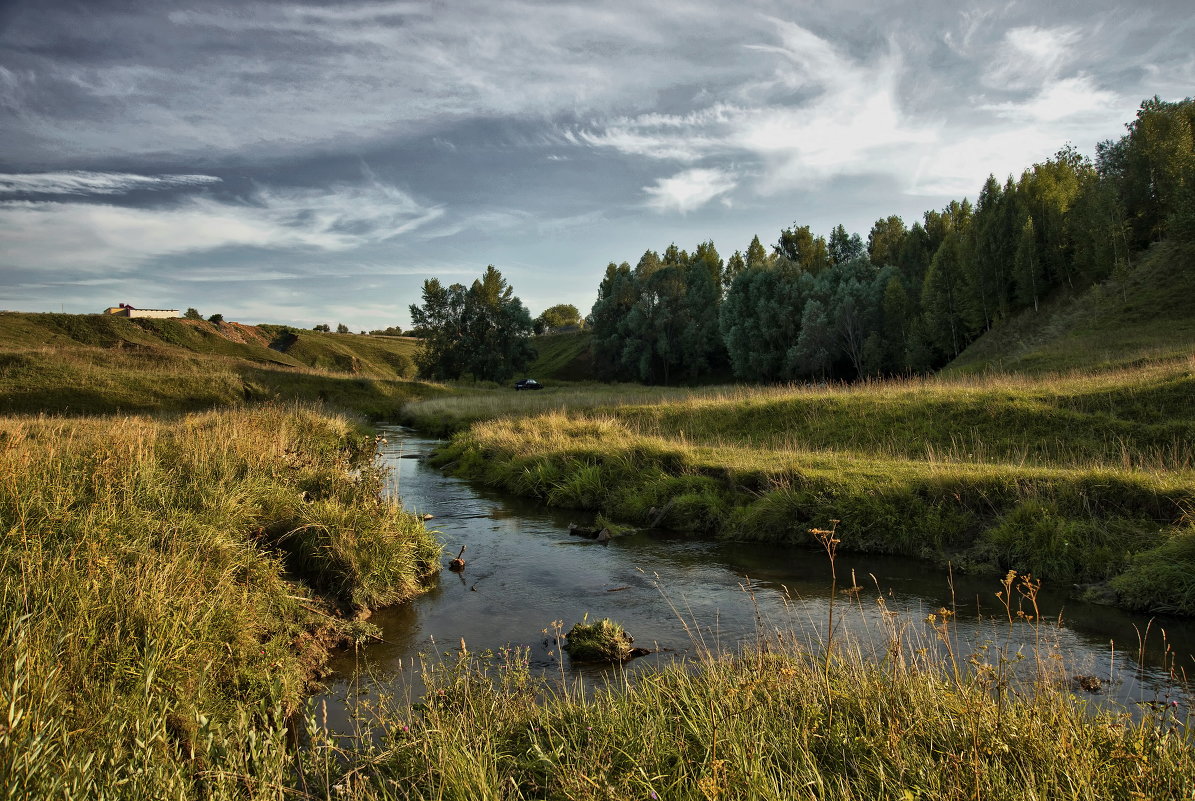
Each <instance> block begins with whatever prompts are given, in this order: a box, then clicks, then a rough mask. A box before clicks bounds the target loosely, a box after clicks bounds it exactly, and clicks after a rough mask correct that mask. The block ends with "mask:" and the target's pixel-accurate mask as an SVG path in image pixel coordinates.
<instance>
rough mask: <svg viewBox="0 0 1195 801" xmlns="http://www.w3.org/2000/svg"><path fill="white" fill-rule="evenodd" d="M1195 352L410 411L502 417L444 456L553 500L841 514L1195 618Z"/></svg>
mask: <svg viewBox="0 0 1195 801" xmlns="http://www.w3.org/2000/svg"><path fill="white" fill-rule="evenodd" d="M1193 368H1195V363H1192V361H1191V360H1189V359H1186V360H1182V361H1179V362H1167V363H1161V364H1156V365H1151V366H1149V367H1144V368H1138V369H1132V370H1120V371H1110V372H1104V373H1099V374H1095V375H1077V374H1076V375H1069V376H1049V377H1046V378H1043V379H1031V378H1024V377H1021V378H1017V377H1008V376H993V377H988V378H970V379H968V378H963V379H940V380H932V381H912V382H889V383H881V384H869V385H856V386H851V387H837V388H825V389H818V388H804V387H792V388H770V389H752V388H722V389H716V388H711V389H707V390H703V391H699V392H693V393H690V394H687V395H686V394H684V393H683V392H679V391H675V392H665V391H656V392H654V393H649V394H647V395H643V396H639V397H632V396H630V395H620V394H618V393H617V392H616V391H615V390H614V389H613V388H603V389H599V390H593V391H588V392H587V391H586V390H585V389H575V390H572V391H571V394H570V391H566V390H558V391H557V392H556V394H555V397H553V396H552V395H550V394H549V391H548V390H545V391H544V392H543V393H541V394H542V395H544V396H545V397H542V398H536V399H535V400H533V401H525V400H523V399H521V398H510V397H508V396H503V395H494V396H486V397H484V398H471V397H460V398H441V399H433V400H429V401H424V402H416V403H413V404H411V405H410V406H408V408H407V415H408V417H410V418H411V419H413V420H415V421H416V422H419V421H420V420H422V419H423V416H424V415H425V414H430V412H429V410H430V409H435V410H437V411H436V412H435V414H436V416H437V418H438V419H440V420H445V419H456V420H469V419H477V418H480V417H485V416H487V414H488V416H489V417H490V418H492V419H490V420H489V421H487V422H478V423H475V424H473V425H472V427H471V428H469V429H468V430H467V431H464V432H462V433H459V434H458V435H457V436H456V437H455V438H454V440H453V441H452V443H451V444H450V445H449V446H447V447H446V448H445V449H444V450H443V451H442V452H441V454H440V455H439V457H438V459H439V461H440V463H441V464H444V465H446V466H448V467H450V468H451V469H453V470H455V471H456V472H458V473H459V474H461V475H467V476H471V477H474V478H478V479H480V480H483V481H486V482H488V483H491V484H493V485H496V486H500V487H503V488H505V489H508V490H510V491H514V492H517V493H520V494H524V495H530V496H533V497H537V498H539V499H541V500H543V501H544V502H546V503H548V504H550V505H555V506H563V507H573V508H584V509H593V510H597V511H600V512H602V513H604V514H606V515H607V516H609V517H611V518H613V519H620V520H623V521H625V522H629V523H632V524H637V525H645V524H647V523H649V522H652V521H656V522H658V524H660V525H663V526H666V527H670V528H674V529H679V530H687V531H694V532H703V533H713V534H717V535H719V536H724V537H731V538H737V539H758V540H772V541H787V542H792V543H794V545H796V546H798V547H802V546H804V545H805V544H807V543H808V541H809V540H808V535H807V534H806V529H808V528H810V527H814V526H825V525H827V521H828V520H831V519H838V520H841V521H842V524H841V527H840V530H841V531H842V532H843V536H842V539H843V547H847V548H852V549H856V550H863V551H873V552H884V553H901V554H908V555H914V556H924V557H929V558H933V559H938V560H941V561H946V560H951V561H953V562H954V563H955V564H956V565H960V566H963V567H970V568H972V569H976V570H991V571H993V572H1003V571H1004V570H1006V569H1009V568H1015V569H1017V570H1021V571H1031V572H1033V573H1034V574H1035V575H1038V576H1041V577H1045V578H1047V579H1048V580H1050V581H1051V582H1053V583H1057V584H1067V585H1069V584H1071V583H1079V582H1082V583H1096V582H1104V581H1108V580H1113V579H1114V584H1113V586H1114V587H1115V588H1116V589H1117V590H1118V591H1119V593H1120V600H1121V603H1122V604H1123V605H1125V606H1128V607H1130V608H1135V609H1148V610H1154V611H1170V612H1179V613H1182V614H1195V593H1193V592H1192V589H1191V588H1190V587H1189V586H1188V585H1189V582H1187V581H1185V580H1183V581H1176V580H1169V581H1165V582H1155V581H1153V580H1152V579H1151V578H1150V577H1151V576H1156V575H1158V573H1157V571H1156V570H1155V567H1156V566H1158V565H1162V564H1165V563H1166V560H1168V559H1171V558H1172V557H1173V555H1174V554H1173V547H1172V546H1170V545H1169V543H1172V542H1175V541H1182V540H1184V538H1186V537H1189V536H1190V534H1189V532H1190V530H1191V524H1192V521H1193V519H1195V452H1193V450H1192V444H1191V443H1193V442H1195V402H1193V397H1195V375H1193ZM486 410H488V412H487V411H486ZM541 410H543V411H541ZM1179 550H1180V552H1181V553H1182V554H1187V551H1186V550H1182V549H1179ZM1177 564H1178V565H1180V566H1181V567H1180V568H1176V569H1175V570H1172V571H1171V572H1170V573H1169V574H1168V575H1170V576H1171V578H1172V579H1174V577H1176V576H1177V574H1178V573H1179V571H1180V570H1183V569H1186V570H1191V571H1195V559H1192V558H1190V557H1189V555H1184V556H1183V557H1182V558H1181V559H1180V561H1179V562H1177Z"/></svg>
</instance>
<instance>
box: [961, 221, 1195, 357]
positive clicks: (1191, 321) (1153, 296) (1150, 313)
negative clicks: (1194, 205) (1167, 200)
mask: <svg viewBox="0 0 1195 801" xmlns="http://www.w3.org/2000/svg"><path fill="white" fill-rule="evenodd" d="M1193 297H1195V255H1192V254H1191V253H1190V252H1189V251H1186V252H1185V251H1183V250H1181V249H1179V248H1177V247H1175V246H1173V245H1170V244H1168V243H1161V244H1159V245H1156V246H1155V247H1154V248H1153V249H1152V250H1151V251H1150V252H1149V253H1148V254H1146V255H1145V257H1144V258H1142V259H1141V261H1140V262H1139V263H1138V264H1137V265H1136V267H1135V269H1134V270H1133V271H1132V272H1131V273H1130V274H1129V275H1128V276H1127V277H1126V278H1125V280H1123V281H1117V280H1109V281H1107V282H1105V283H1103V284H1098V285H1096V286H1094V287H1091V288H1090V289H1088V290H1086V291H1084V292H1080V293H1077V294H1071V295H1062V296H1059V297H1056V298H1053V299H1052V300H1051V301H1050V302H1048V303H1046V304H1044V305H1043V306H1042V308H1041V309H1040V311H1033V310H1028V311H1025V312H1022V313H1021V314H1019V315H1016V316H1015V317H1012V318H1010V319H1008V320H1005V321H1004V322H1003V323H1001V324H1000V325H998V326H996V327H995V328H993V329H992V330H991V331H989V332H988V333H986V334H984V335H983V336H982V337H980V338H979V339H978V340H976V341H975V342H974V343H973V344H972V345H971V346H970V347H969V348H967V349H966V350H965V351H963V353H962V354H961V355H960V356H959V357H958V358H957V359H955V360H954V361H953V362H952V363H951V364H950V366H949V367H948V368H947V369H946V371H945V372H947V373H976V372H985V371H997V372H1016V373H1034V374H1036V373H1046V372H1061V371H1070V370H1093V369H1108V368H1116V367H1124V366H1130V365H1135V364H1143V363H1146V362H1150V361H1159V360H1167V359H1173V358H1181V357H1183V356H1188V355H1190V354H1191V353H1192V352H1195V305H1193V304H1192V303H1191V298H1193Z"/></svg>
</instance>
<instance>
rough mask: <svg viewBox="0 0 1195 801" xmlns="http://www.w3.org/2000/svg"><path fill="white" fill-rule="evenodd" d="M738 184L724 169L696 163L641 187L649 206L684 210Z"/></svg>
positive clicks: (717, 195)
mask: <svg viewBox="0 0 1195 801" xmlns="http://www.w3.org/2000/svg"><path fill="white" fill-rule="evenodd" d="M737 184H738V181H737V180H736V178H735V177H734V176H733V175H732V174H731V173H730V172H728V171H726V170H720V169H712V168H701V167H698V168H695V169H692V170H685V171H684V172H681V173H677V174H676V175H673V176H671V177H670V178H661V179H660V180H658V181H656V183H655V185H654V186H648V187H645V188H644V190H643V191H644V192H646V193H647V196H648V200H647V205H648V207H650V208H653V209H655V210H657V211H678V212H680V213H681V214H684V213H686V212H690V211H694V210H696V209H699V208H701V207H702V206H704V205H705V204H706V203H709V202H710V201H711V200H713V199H714V198H717V197H719V196H722V195H725V194H726V193H727V192H729V191H730V190H732V189H734V188H735V186H736V185H737Z"/></svg>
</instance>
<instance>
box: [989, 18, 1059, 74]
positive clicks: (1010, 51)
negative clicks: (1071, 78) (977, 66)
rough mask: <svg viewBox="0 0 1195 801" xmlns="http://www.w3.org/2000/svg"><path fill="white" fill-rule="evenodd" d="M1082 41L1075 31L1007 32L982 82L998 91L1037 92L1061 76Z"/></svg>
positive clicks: (1031, 28)
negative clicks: (1018, 90) (1042, 86)
mask: <svg viewBox="0 0 1195 801" xmlns="http://www.w3.org/2000/svg"><path fill="white" fill-rule="evenodd" d="M1081 41H1082V36H1081V35H1080V32H1079V31H1078V30H1077V29H1075V28H1073V27H1056V28H1042V27H1038V26H1034V25H1028V26H1023V27H1018V28H1012V29H1010V30H1008V31H1005V33H1004V37H1003V40H1002V44H1001V47H1000V48H999V49H998V50H997V51H996V53H995V54H994V55H993V56H992V57H991V61H990V63H989V65H988V68H987V70H986V71H985V72H984V75H983V81H984V83H985V84H987V85H988V86H991V87H993V88H998V89H1026V88H1028V89H1036V88H1038V87H1039V86H1041V85H1042V84H1043V83H1045V82H1046V81H1048V80H1051V79H1052V78H1055V77H1057V76H1058V75H1060V74H1061V73H1062V71H1063V68H1064V67H1066V66H1067V65H1069V64H1070V63H1071V61H1072V59H1073V58H1074V51H1075V49H1076V47H1077V46H1078V45H1079V43H1080V42H1081Z"/></svg>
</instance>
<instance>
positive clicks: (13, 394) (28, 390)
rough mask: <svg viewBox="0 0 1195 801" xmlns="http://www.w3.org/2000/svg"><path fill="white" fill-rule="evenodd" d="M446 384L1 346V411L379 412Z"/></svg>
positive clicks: (231, 360)
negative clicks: (299, 405) (280, 406)
mask: <svg viewBox="0 0 1195 801" xmlns="http://www.w3.org/2000/svg"><path fill="white" fill-rule="evenodd" d="M0 318H3V315H0ZM269 352H270V353H273V352H274V351H269ZM447 391H448V390H446V389H445V388H444V387H440V386H437V385H432V384H426V383H423V382H416V381H408V380H405V379H396V378H379V377H375V376H371V375H367V374H351V373H341V372H332V371H327V370H319V369H315V368H310V367H306V366H302V365H299V366H288V365H282V364H277V363H270V362H265V361H254V360H249V359H244V358H240V357H234V356H226V355H219V354H213V353H208V352H198V351H195V350H190V349H182V348H178V347H175V346H169V345H160V344H159V345H141V346H137V347H132V346H129V345H128V344H127V343H126V344H125V345H124V346H122V347H119V348H102V347H96V346H83V345H55V346H45V347H40V348H21V349H15V348H14V349H10V350H4V349H0V413H6V414H36V413H41V412H46V413H56V414H111V413H150V412H158V411H167V412H178V411H196V410H200V409H207V408H214V407H224V406H241V405H246V404H252V403H260V402H263V401H275V400H288V399H289V400H297V401H310V402H320V403H324V404H327V405H329V406H335V407H337V408H340V409H346V410H351V411H353V412H356V413H358V414H363V415H366V416H368V417H370V418H373V419H381V418H393V417H396V416H397V415H398V413H399V410H400V409H401V408H402V406H403V405H404V404H405V403H406V402H408V401H410V400H412V399H417V398H426V397H429V396H435V395H439V394H445V393H446V392H447Z"/></svg>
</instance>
